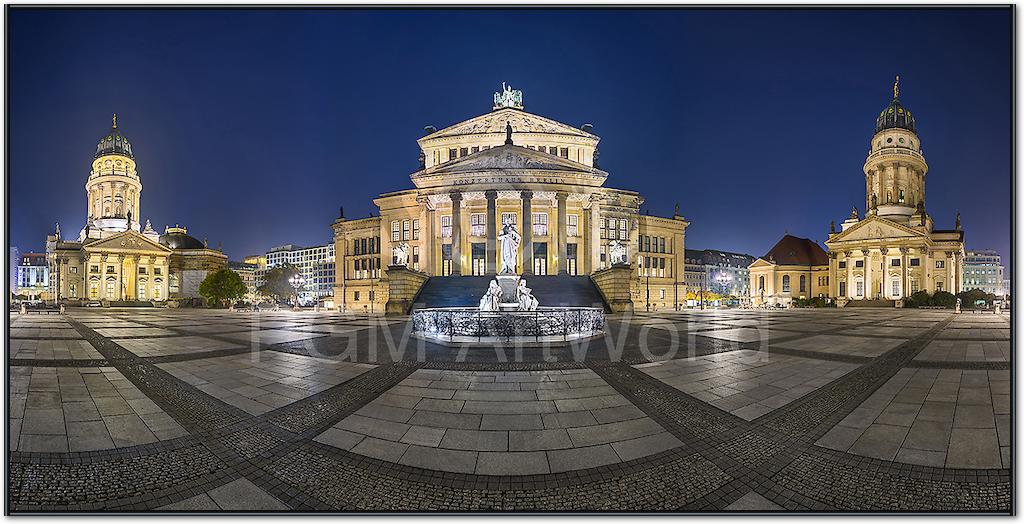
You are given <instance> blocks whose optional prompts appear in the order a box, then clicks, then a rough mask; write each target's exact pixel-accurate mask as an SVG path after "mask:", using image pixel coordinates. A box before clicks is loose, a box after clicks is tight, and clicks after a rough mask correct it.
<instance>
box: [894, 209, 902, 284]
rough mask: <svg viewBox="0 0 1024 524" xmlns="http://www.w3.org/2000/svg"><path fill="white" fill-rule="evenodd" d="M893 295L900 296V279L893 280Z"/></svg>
mask: <svg viewBox="0 0 1024 524" xmlns="http://www.w3.org/2000/svg"><path fill="white" fill-rule="evenodd" d="M901 193H902V191H901ZM892 296H894V297H898V296H900V281H899V280H893V281H892Z"/></svg>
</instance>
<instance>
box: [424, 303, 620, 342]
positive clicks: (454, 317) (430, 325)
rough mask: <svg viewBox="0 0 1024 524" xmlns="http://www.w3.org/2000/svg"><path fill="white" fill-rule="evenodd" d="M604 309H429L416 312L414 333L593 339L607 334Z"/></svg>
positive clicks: (504, 337)
mask: <svg viewBox="0 0 1024 524" xmlns="http://www.w3.org/2000/svg"><path fill="white" fill-rule="evenodd" d="M604 324H605V319H604V310H603V309H601V308H592V307H551V308H538V309H537V310H536V311H480V310H478V309H475V308H425V309H417V310H414V311H413V312H412V327H413V333H417V334H421V335H424V336H428V337H432V338H441V339H448V340H455V338H456V337H472V338H476V339H477V340H483V338H484V337H488V338H491V337H495V338H502V339H505V340H507V341H511V340H512V339H513V338H516V339H528V338H533V339H535V340H537V341H539V340H540V339H541V337H562V340H568V339H569V338H570V337H572V338H578V337H581V336H592V335H596V334H598V333H601V332H603V331H604Z"/></svg>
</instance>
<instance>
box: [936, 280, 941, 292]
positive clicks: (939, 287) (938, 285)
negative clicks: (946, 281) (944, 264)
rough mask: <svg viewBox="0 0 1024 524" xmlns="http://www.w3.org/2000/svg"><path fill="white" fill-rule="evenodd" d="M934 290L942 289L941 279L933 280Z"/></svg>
mask: <svg viewBox="0 0 1024 524" xmlns="http://www.w3.org/2000/svg"><path fill="white" fill-rule="evenodd" d="M935 291H942V281H941V280H936V281H935Z"/></svg>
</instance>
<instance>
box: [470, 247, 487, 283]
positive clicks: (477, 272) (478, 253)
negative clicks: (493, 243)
mask: <svg viewBox="0 0 1024 524" xmlns="http://www.w3.org/2000/svg"><path fill="white" fill-rule="evenodd" d="M470 247H471V253H472V259H473V275H474V276H483V275H486V274H487V244H484V243H473V244H471V245H470Z"/></svg>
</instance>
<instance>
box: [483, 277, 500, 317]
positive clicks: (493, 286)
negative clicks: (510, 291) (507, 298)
mask: <svg viewBox="0 0 1024 524" xmlns="http://www.w3.org/2000/svg"><path fill="white" fill-rule="evenodd" d="M501 295H502V292H501V286H499V285H498V280H497V279H492V280H491V283H490V284H489V285H488V286H487V292H486V293H484V296H483V297H480V305H479V307H478V309H479V310H480V311H498V309H499V306H500V305H501Z"/></svg>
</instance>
